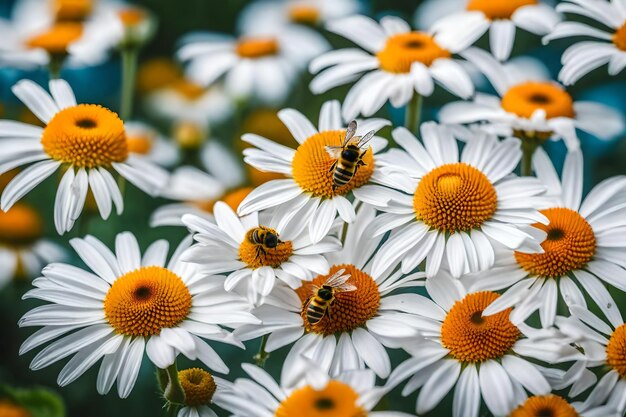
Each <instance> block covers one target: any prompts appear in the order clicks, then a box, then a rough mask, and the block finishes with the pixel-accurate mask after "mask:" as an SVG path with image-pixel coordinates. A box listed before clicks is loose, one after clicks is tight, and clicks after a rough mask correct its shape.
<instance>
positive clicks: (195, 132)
mask: <svg viewBox="0 0 626 417" xmlns="http://www.w3.org/2000/svg"><path fill="white" fill-rule="evenodd" d="M172 136H173V137H174V139H175V140H176V143H177V144H178V145H180V147H181V148H183V149H188V150H196V149H198V148H200V146H201V145H202V143H203V142H204V140H205V138H206V131H205V130H204V128H203V127H202V126H200V125H198V124H197V123H193V122H187V121H182V122H179V123H176V124H175V125H174V127H173V129H172Z"/></svg>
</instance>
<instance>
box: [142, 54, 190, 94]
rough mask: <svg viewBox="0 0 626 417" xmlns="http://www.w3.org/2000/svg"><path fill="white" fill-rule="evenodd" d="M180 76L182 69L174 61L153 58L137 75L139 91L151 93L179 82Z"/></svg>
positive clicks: (143, 65)
mask: <svg viewBox="0 0 626 417" xmlns="http://www.w3.org/2000/svg"><path fill="white" fill-rule="evenodd" d="M180 76H181V72H180V68H178V66H177V65H176V63H175V62H174V61H173V60H171V59H169V58H153V59H150V60H148V61H146V62H145V63H143V64H141V67H140V68H139V73H138V74H137V89H138V90H139V91H140V92H142V93H149V92H152V91H154V90H158V89H159V88H163V87H166V86H169V85H171V84H173V83H175V82H177V80H178V79H179V78H180Z"/></svg>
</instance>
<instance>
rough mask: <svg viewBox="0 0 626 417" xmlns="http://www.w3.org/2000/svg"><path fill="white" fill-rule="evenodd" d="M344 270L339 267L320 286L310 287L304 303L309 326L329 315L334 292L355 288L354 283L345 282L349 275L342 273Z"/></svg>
mask: <svg viewBox="0 0 626 417" xmlns="http://www.w3.org/2000/svg"><path fill="white" fill-rule="evenodd" d="M344 272H346V270H345V269H340V270H339V271H337V272H335V273H334V274H333V275H331V276H330V277H329V278H328V279H327V280H326V282H324V284H322V286H321V287H318V286H316V285H314V286H313V287H312V289H311V295H310V296H309V299H308V300H307V302H306V303H305V306H306V307H305V308H306V316H307V319H308V321H309V324H310V325H311V326H315V325H316V324H318V323H319V322H320V321H322V319H323V318H324V316H326V315H328V317H331V315H332V306H333V304H334V302H335V295H336V294H338V293H340V292H350V291H354V290H356V287H355V286H354V285H352V284H348V283H347V281H348V280H349V279H350V276H351V275H350V274H346V275H344Z"/></svg>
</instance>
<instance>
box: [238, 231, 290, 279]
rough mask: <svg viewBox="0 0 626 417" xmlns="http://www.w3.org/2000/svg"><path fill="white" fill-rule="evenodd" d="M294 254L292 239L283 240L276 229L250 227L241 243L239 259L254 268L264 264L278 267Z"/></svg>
mask: <svg viewBox="0 0 626 417" xmlns="http://www.w3.org/2000/svg"><path fill="white" fill-rule="evenodd" d="M292 254H293V246H292V244H291V241H289V240H287V241H284V242H283V241H282V240H280V239H279V235H278V232H276V230H274V229H270V228H269V227H265V226H259V227H255V228H253V229H250V230H249V231H248V233H246V236H245V237H244V239H243V242H241V244H240V245H239V259H241V261H242V262H245V263H246V264H247V265H248V268H252V269H257V268H261V267H263V266H271V267H272V268H278V267H279V266H280V265H281V264H282V263H283V262H287V260H288V259H289V257H290V256H291V255H292Z"/></svg>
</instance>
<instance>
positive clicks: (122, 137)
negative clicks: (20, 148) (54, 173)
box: [41, 104, 128, 168]
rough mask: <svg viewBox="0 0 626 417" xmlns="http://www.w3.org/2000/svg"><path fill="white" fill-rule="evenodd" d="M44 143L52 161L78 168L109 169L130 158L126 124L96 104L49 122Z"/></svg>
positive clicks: (70, 109) (65, 111)
mask: <svg viewBox="0 0 626 417" xmlns="http://www.w3.org/2000/svg"><path fill="white" fill-rule="evenodd" d="M41 144H42V145H43V149H44V151H46V153H47V154H48V155H49V156H50V157H51V158H52V159H56V160H58V161H61V162H64V163H67V164H72V165H74V166H77V167H85V168H95V167H109V166H110V165H111V163H113V162H123V161H125V160H126V158H127V157H128V142H127V141H126V132H125V130H124V123H123V122H122V120H121V119H120V118H119V117H118V116H117V114H115V113H113V112H112V111H110V110H108V109H106V108H104V107H101V106H98V105H95V104H79V105H77V106H74V107H68V108H66V109H63V110H61V111H60V112H58V113H57V114H56V115H55V116H54V117H53V118H52V120H50V122H48V125H47V126H46V128H45V130H44V132H43V136H42V137H41Z"/></svg>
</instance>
